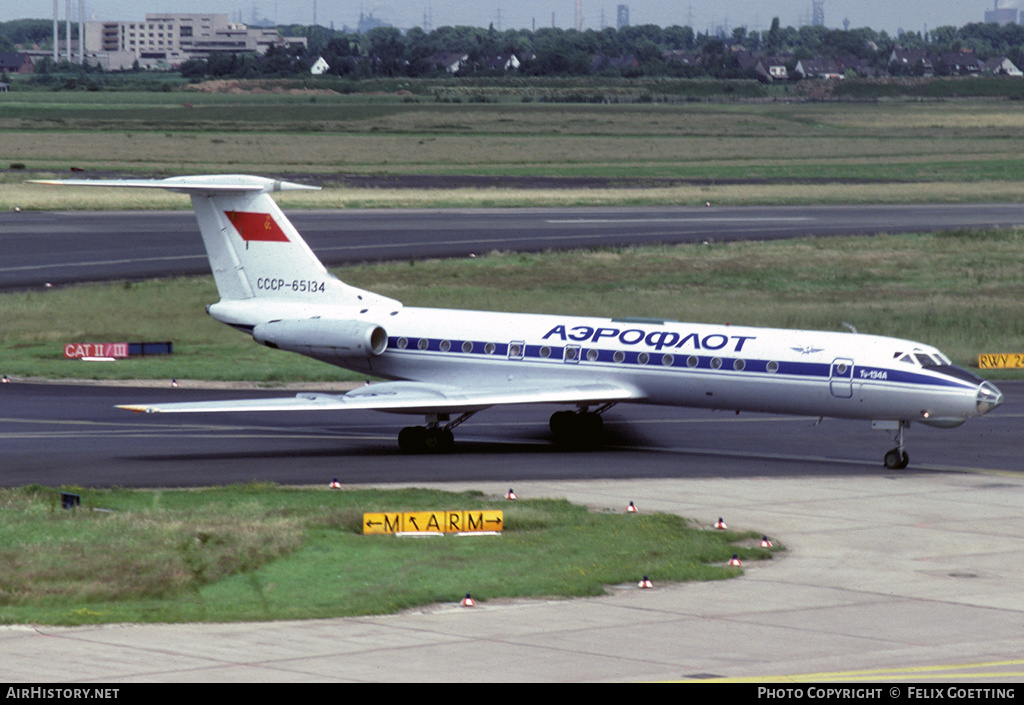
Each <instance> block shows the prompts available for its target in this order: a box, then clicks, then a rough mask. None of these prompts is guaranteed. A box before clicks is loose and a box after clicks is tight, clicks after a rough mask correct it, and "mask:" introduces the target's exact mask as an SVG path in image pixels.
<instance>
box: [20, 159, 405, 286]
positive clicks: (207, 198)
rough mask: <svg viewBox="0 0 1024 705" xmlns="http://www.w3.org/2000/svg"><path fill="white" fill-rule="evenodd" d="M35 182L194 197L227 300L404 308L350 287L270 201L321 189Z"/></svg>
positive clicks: (250, 181)
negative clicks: (276, 195)
mask: <svg viewBox="0 0 1024 705" xmlns="http://www.w3.org/2000/svg"><path fill="white" fill-rule="evenodd" d="M33 183H45V184H59V185H64V186H109V187H121V188H158V189H164V190H167V191H173V192H176V193H185V194H188V195H189V196H190V197H191V198H192V207H193V208H194V210H195V213H196V219H197V221H198V222H199V231H200V233H201V234H202V237H203V243H204V245H205V246H206V254H207V257H208V258H209V260H210V268H211V269H212V270H213V276H214V279H215V281H216V283H217V290H218V292H219V293H220V296H221V300H224V301H241V300H246V299H276V300H286V301H294V302H303V301H311V302H314V301H315V302H318V303H326V302H330V303H334V304H341V305H346V304H351V305H360V306H369V305H372V304H375V303H377V304H385V305H391V306H393V305H396V304H398V302H396V301H393V300H391V299H388V298H386V297H383V296H379V295H377V294H374V293H372V292H368V291H364V290H362V289H358V288H356V287H352V286H349V285H348V284H345V283H344V282H342V281H340V280H339V279H337V278H336V277H335V276H334V275H332V274H331V273H330V272H328V271H327V269H326V268H325V267H324V265H323V264H322V263H321V262H320V260H319V259H318V258H317V257H316V255H315V254H313V251H312V250H310V249H309V246H308V245H307V244H306V242H305V241H304V240H303V239H302V237H301V236H300V235H299V233H298V231H297V230H296V229H295V227H294V226H293V225H292V223H291V221H289V220H288V218H287V217H286V216H285V214H284V213H283V212H282V211H281V209H280V207H278V205H277V203H276V202H275V201H274V199H273V198H271V197H270V194H271V193H273V192H278V191H298V190H319V187H318V186H304V185H302V184H294V183H290V182H287V181H275V180H273V179H267V178H263V177H259V176H243V175H226V174H220V175H211V176H175V177H171V178H167V179H99V180H93V179H67V180H59V181H35V182H33ZM399 305H400V304H399Z"/></svg>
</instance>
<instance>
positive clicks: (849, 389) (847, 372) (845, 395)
mask: <svg viewBox="0 0 1024 705" xmlns="http://www.w3.org/2000/svg"><path fill="white" fill-rule="evenodd" d="M829 386H830V388H831V390H832V396H834V397H837V398H840V399H849V398H850V397H852V396H853V360H848V359H846V358H842V357H837V358H836V359H835V360H833V361H832V367H831V369H830V371H829Z"/></svg>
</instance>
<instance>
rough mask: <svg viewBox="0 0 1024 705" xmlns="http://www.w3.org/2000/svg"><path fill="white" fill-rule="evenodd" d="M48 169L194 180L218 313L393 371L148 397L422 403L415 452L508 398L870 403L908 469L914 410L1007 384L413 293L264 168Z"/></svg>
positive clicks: (775, 340)
mask: <svg viewBox="0 0 1024 705" xmlns="http://www.w3.org/2000/svg"><path fill="white" fill-rule="evenodd" d="M37 183H49V184H63V185H73V186H112V187H129V188H157V189H166V190H169V191H173V192H178V193H183V194H188V195H189V196H191V199H192V205H193V207H194V208H195V212H196V217H197V220H198V223H199V230H200V233H201V235H202V238H203V242H204V244H205V246H206V252H207V255H208V257H209V260H210V267H211V269H212V270H213V276H214V279H215V280H216V285H217V290H218V292H219V294H220V301H218V302H217V303H214V304H211V305H209V306H208V307H207V312H208V313H209V314H210V315H211V316H212V317H213V318H215V319H216V320H218V321H220V322H222V323H226V324H227V325H230V326H233V327H235V328H237V329H239V330H241V331H244V332H246V333H248V334H250V335H252V337H253V339H254V340H256V342H258V343H261V344H263V345H266V346H268V347H271V348H276V349H280V350H287V351H291V352H296V353H299V354H300V355H306V356H309V357H312V358H315V359H317V360H321V361H323V362H326V363H329V364H332V365H337V366H339V367H344V368H347V369H350V370H355V371H358V372H361V373H365V374H368V375H372V376H374V377H378V378H381V379H384V380H388V381H383V382H379V383H375V384H370V385H366V386H363V387H359V388H357V389H355V390H353V391H350V392H348V393H346V394H328V393H301V394H298V395H297V396H294V397H284V398H281V397H278V398H269V399H264V400H248V399H247V400H226V401H207V402H185V403H166V404H130V405H125V406H123V407H121V408H125V409H129V410H133V411H144V412H260V411H310V410H318V411H325V412H334V411H344V410H346V409H372V410H378V411H386V412H395V413H404V414H417V415H422V416H423V417H424V418H425V423H424V424H423V425H421V426H409V427H406V428H403V429H402V430H401V432H400V433H399V434H398V444H399V446H400V447H401V449H402V450H404V451H407V452H430V451H448V450H451V448H452V447H453V444H454V437H453V434H452V430H453V429H454V428H455V427H457V426H458V425H459V424H461V423H463V422H464V421H465V420H466V419H468V418H469V417H470V416H472V415H473V414H476V413H477V412H479V411H481V410H483V409H487V408H488V407H492V406H500V405H507V404H554V405H560V406H562V407H565V408H563V409H561V410H558V411H556V412H555V413H554V414H553V415H552V416H551V419H550V427H551V431H552V434H553V437H554V439H555V440H556V441H559V442H566V443H570V444H576V445H588V444H592V443H594V442H596V441H597V439H599V437H600V434H601V425H602V422H601V414H602V413H604V412H605V411H607V410H608V409H609V408H611V407H612V406H614V405H616V404H625V403H636V404H660V405H666V406H686V407H702V408H708V409H724V410H736V411H751V412H771V413H783V414H797V415H807V416H812V417H835V418H847V419H864V420H869V421H871V422H872V425H873V426H874V427H876V428H883V429H889V430H891V431H894V432H895V433H894V442H895V444H896V446H895V447H894V448H893V449H891V450H890V451H888V452H887V453H885V456H884V462H885V465H886V467H889V468H904V467H906V466H907V463H908V455H907V453H906V451H905V449H904V430H905V429H906V428H907V427H908V426H909V425H910V424H911V423H913V422H919V423H922V424H928V425H931V426H938V427H942V428H946V427H953V426H958V425H960V424H962V423H964V422H965V421H966V420H968V419H970V418H972V417H976V416H982V415H983V414H986V413H988V412H989V411H991V410H992V409H994V408H996V407H997V406H999V405H1000V404H1001V403H1002V401H1003V395H1002V393H1001V392H1000V391H999V390H998V389H997V388H996V387H995V386H994V385H992V384H991V383H989V382H986V381H983V380H981V379H980V378H978V377H977V376H975V375H974V374H972V373H971V372H969V371H967V370H965V369H963V368H960V367H957V366H955V365H953V364H952V363H951V362H950V359H949V358H948V357H946V356H945V355H943V354H942V353H941V352H940V351H939V350H937V349H936V348H934V347H932V346H930V345H925V344H922V343H917V342H914V341H911V340H901V339H898V338H889V337H881V336H872V335H861V334H857V333H855V332H848V333H846V332H823V331H809V330H789V329H772V328H757V327H742V326H732V325H709V324H701V323H681V322H676V321H661V320H651V319H634V318H584V317H578V316H557V315H538V314H522V313H496V312H492V311H461V310H449V309H433V308H413V307H407V306H403V305H402V304H401V303H400V302H399V301H396V300H394V299H391V298H388V297H385V296H381V295H378V294H375V293H373V292H370V291H365V290H362V289H359V288H356V287H353V286H350V285H348V284H346V283H344V282H343V281H341V280H340V279H338V278H337V277H335V276H334V275H332V274H331V273H330V272H328V271H327V269H326V268H325V267H324V266H323V264H322V263H321V262H320V260H319V259H318V258H317V257H316V255H314V254H313V252H312V251H311V250H310V248H309V247H308V246H307V245H306V243H305V241H303V239H302V238H301V237H300V236H299V233H298V232H297V231H296V229H295V228H294V227H293V225H292V224H291V222H290V221H289V220H288V219H287V218H286V217H285V215H284V213H283V212H282V211H281V209H280V208H279V207H278V206H277V203H276V202H275V201H274V199H273V198H271V196H270V194H271V193H273V192H277V191H288V190H304V189H316V188H317V187H313V186H304V185H301V184H293V183H288V182H283V181H274V180H271V179H267V178H262V177H256V176H236V175H213V176H183V177H172V178H167V179H153V180H150V179H128V180H80V179H74V180H62V181H44V182H37Z"/></svg>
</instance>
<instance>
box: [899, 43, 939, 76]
mask: <svg viewBox="0 0 1024 705" xmlns="http://www.w3.org/2000/svg"><path fill="white" fill-rule="evenodd" d="M894 65H895V66H894ZM889 66H893V67H894V68H895V70H896V71H895V72H896V73H917V74H920V75H922V76H933V75H935V62H934V59H933V58H932V57H931V56H930V55H929V54H928V52H926V51H925V50H924V49H901V48H900V47H893V50H892V54H890V55H889Z"/></svg>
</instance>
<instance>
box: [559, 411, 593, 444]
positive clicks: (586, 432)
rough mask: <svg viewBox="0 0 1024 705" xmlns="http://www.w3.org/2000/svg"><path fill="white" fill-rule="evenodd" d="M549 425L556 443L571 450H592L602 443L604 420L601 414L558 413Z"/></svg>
mask: <svg viewBox="0 0 1024 705" xmlns="http://www.w3.org/2000/svg"><path fill="white" fill-rule="evenodd" d="M548 425H549V426H550V427H551V434H552V435H553V436H554V438H555V442H556V443H560V444H562V445H566V446H569V447H571V448H592V447H594V446H597V445H600V443H601V429H602V428H603V427H604V420H603V419H602V418H601V416H600V414H594V413H590V412H583V413H574V412H572V411H556V412H555V413H554V414H552V415H551V420H550V421H549V423H548Z"/></svg>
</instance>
